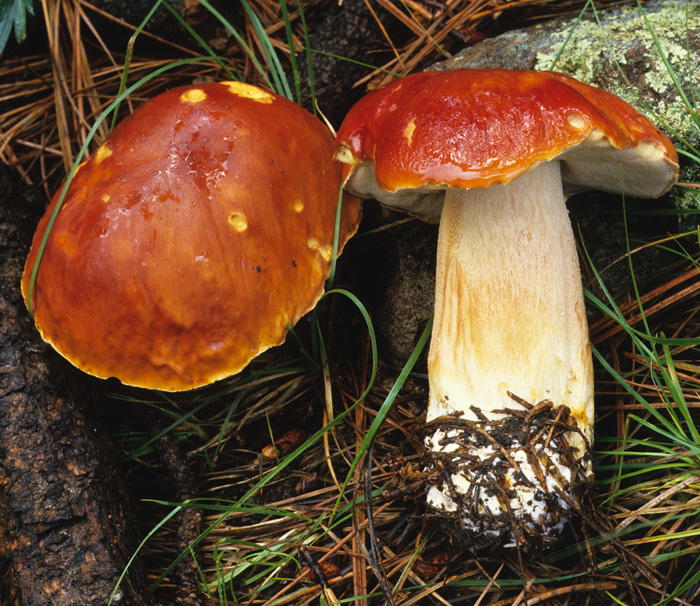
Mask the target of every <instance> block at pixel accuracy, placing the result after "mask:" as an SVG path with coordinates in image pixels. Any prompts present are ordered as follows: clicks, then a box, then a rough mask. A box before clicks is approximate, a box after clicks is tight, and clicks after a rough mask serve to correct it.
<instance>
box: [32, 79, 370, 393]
mask: <svg viewBox="0 0 700 606" xmlns="http://www.w3.org/2000/svg"><path fill="white" fill-rule="evenodd" d="M333 149H334V147H333V137H332V136H331V134H330V132H329V131H328V129H327V128H326V127H325V126H324V125H323V124H322V123H321V122H320V120H318V119H317V118H316V117H314V116H312V115H311V114H309V113H308V112H306V111H305V110H303V109H302V108H301V107H299V106H298V105H296V104H294V103H292V102H291V101H288V100H287V99H284V98H283V97H280V96H278V95H275V94H272V93H269V92H267V91H264V90H262V89H260V88H257V87H254V86H251V85H248V84H243V83H240V82H221V83H208V84H197V85H192V86H184V87H180V88H175V89H173V90H170V91H167V92H165V93H163V94H160V95H158V96H156V97H154V98H153V99H151V100H150V101H148V102H147V103H145V104H144V105H143V106H141V107H140V108H139V109H138V110H137V111H136V112H135V113H134V114H133V115H132V116H130V117H129V118H127V119H126V120H124V121H123V122H122V123H121V124H119V125H118V126H117V128H115V130H114V131H113V132H112V133H111V134H110V135H109V137H108V138H107V139H106V140H105V142H104V143H103V145H102V146H101V147H100V148H99V149H98V150H97V151H96V152H95V153H94V154H92V155H91V156H90V158H89V159H88V160H87V161H86V162H84V163H83V164H82V165H81V166H80V167H79V168H78V170H77V172H76V173H75V177H74V179H73V180H72V182H71V184H70V186H69V188H68V191H67V193H66V195H65V199H64V200H63V204H62V206H61V208H60V210H59V212H58V214H57V215H56V219H55V222H54V223H53V226H52V228H51V231H50V233H49V235H48V238H47V240H46V246H45V248H44V250H43V255H42V256H41V259H40V262H39V266H38V271H37V273H36V281H35V283H34V285H33V289H32V294H31V300H29V293H30V282H31V276H32V273H33V272H34V269H35V266H36V263H37V260H38V255H39V250H40V246H41V243H42V240H43V239H44V235H45V233H46V230H47V226H48V223H49V219H50V217H51V215H52V213H53V212H54V209H55V206H56V204H57V201H58V197H59V194H56V197H55V198H54V200H53V202H52V204H51V205H50V206H49V208H48V210H47V211H46V214H45V216H44V217H43V219H42V220H41V223H40V224H39V227H38V230H37V232H36V235H35V237H34V242H33V245H32V249H31V252H30V255H29V258H28V259H27V264H26V268H25V273H24V277H23V280H22V291H23V293H24V296H25V299H26V300H27V305H28V306H29V307H30V309H31V310H32V312H33V314H34V319H35V321H36V324H37V327H38V328H39V331H40V332H41V334H42V336H43V337H44V339H45V340H46V341H48V342H49V343H50V344H51V345H53V347H54V348H55V349H56V350H57V351H58V352H59V353H61V354H62V355H63V356H64V357H66V358H67V359H68V360H70V361H71V362H72V363H73V364H75V365H76V366H78V367H79V368H81V369H82V370H84V371H85V372H87V373H89V374H92V375H95V376H97V377H103V378H106V377H112V376H114V377H117V378H118V379H120V380H121V381H122V382H123V383H126V384H129V385H136V386H140V387H147V388H155V389H161V390H166V391H179V390H185V389H192V388H194V387H198V386H201V385H206V384H209V383H212V382H214V381H216V380H217V379H221V378H224V377H227V376H230V375H232V374H235V373H236V372H238V371H240V370H241V369H242V368H243V367H244V366H246V364H248V362H249V361H250V360H251V359H252V358H253V357H255V356H257V355H258V354H259V353H261V352H262V351H264V350H266V349H268V348H269V347H272V346H273V345H277V344H279V343H281V342H282V341H283V340H284V338H285V335H286V333H287V330H288V327H289V326H290V325H294V324H295V323H296V322H297V320H299V318H300V317H301V316H303V315H304V314H305V313H306V312H308V311H309V310H310V309H311V308H313V307H314V305H315V304H316V302H317V301H318V299H319V298H320V296H321V294H322V293H323V287H324V281H325V279H326V278H327V277H328V273H329V268H330V265H331V256H332V248H333V238H334V236H333V234H334V227H335V221H336V210H337V201H338V194H339V191H340V179H341V169H340V166H338V165H337V164H335V163H334V162H333V160H332V156H333ZM359 217H360V210H359V201H358V200H356V199H354V198H352V197H347V196H346V198H345V200H344V203H343V208H342V217H341V221H340V229H339V241H338V251H340V250H342V247H343V245H344V243H345V242H346V241H347V239H348V238H349V237H350V236H351V235H352V234H353V233H354V231H355V230H356V228H357V225H358V222H359Z"/></svg>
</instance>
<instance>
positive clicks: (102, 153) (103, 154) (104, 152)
mask: <svg viewBox="0 0 700 606" xmlns="http://www.w3.org/2000/svg"><path fill="white" fill-rule="evenodd" d="M111 155H112V149H111V148H110V147H109V146H108V145H107V144H106V143H105V144H104V145H102V146H100V148H99V149H98V150H97V151H96V152H95V162H97V163H98V164H99V163H100V162H102V160H104V159H105V158H109V157H110V156H111Z"/></svg>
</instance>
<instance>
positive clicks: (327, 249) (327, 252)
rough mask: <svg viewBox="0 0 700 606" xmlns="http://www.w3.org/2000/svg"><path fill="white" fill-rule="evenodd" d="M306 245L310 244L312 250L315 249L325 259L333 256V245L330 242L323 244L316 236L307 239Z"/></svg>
mask: <svg viewBox="0 0 700 606" xmlns="http://www.w3.org/2000/svg"><path fill="white" fill-rule="evenodd" d="M306 246H308V247H309V248H310V249H311V250H315V251H316V252H317V253H318V254H319V255H321V257H323V260H324V261H330V260H331V256H332V255H333V247H332V246H331V245H330V244H325V245H323V246H321V243H320V242H319V241H318V240H317V239H316V238H309V239H308V240H307V241H306Z"/></svg>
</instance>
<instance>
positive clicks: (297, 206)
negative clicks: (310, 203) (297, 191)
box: [292, 198, 304, 213]
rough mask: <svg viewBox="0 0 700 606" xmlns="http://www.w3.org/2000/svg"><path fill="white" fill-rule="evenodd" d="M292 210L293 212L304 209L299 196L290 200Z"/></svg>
mask: <svg viewBox="0 0 700 606" xmlns="http://www.w3.org/2000/svg"><path fill="white" fill-rule="evenodd" d="M292 210H293V211H294V212H295V213H300V212H302V211H303V210H304V203H303V202H302V201H301V200H300V199H299V198H294V200H292Z"/></svg>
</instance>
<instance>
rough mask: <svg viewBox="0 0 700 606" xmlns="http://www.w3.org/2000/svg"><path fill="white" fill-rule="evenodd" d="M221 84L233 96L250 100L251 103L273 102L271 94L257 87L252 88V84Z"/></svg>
mask: <svg viewBox="0 0 700 606" xmlns="http://www.w3.org/2000/svg"><path fill="white" fill-rule="evenodd" d="M222 84H224V85H225V86H227V87H228V89H229V91H230V92H231V93H233V94H234V95H238V96H239V97H244V98H246V99H251V100H252V101H258V102H259V103H272V102H273V101H274V100H275V98H274V97H273V96H272V94H271V93H268V92H267V91H265V90H263V89H262V88H258V87H257V86H253V85H252V84H246V83H245V82H222Z"/></svg>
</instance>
